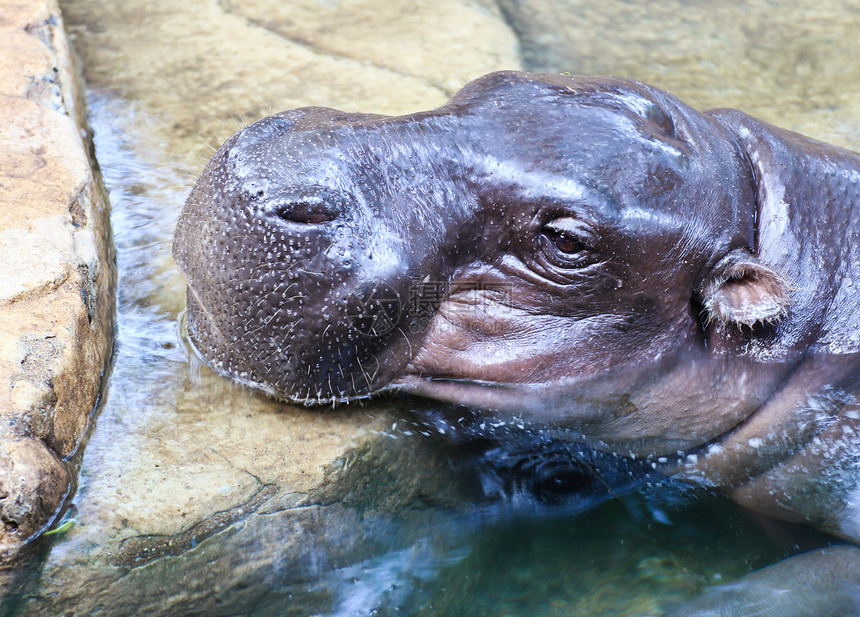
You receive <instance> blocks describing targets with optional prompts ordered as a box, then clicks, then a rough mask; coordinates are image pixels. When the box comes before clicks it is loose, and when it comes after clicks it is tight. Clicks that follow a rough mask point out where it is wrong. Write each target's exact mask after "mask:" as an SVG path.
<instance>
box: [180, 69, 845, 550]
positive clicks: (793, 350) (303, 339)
mask: <svg viewBox="0 0 860 617" xmlns="http://www.w3.org/2000/svg"><path fill="white" fill-rule="evenodd" d="M855 204H860V156H858V155H857V154H854V153H852V152H849V151H846V150H843V149H840V148H837V147H834V146H829V145H826V144H822V143H819V142H816V141H813V140H811V139H808V138H805V137H802V136H800V135H797V134H794V133H791V132H787V131H783V130H780V129H777V128H775V127H772V126H770V125H767V124H765V123H763V122H761V121H759V120H756V119H754V118H752V117H750V116H747V115H745V114H743V113H741V112H739V111H735V110H714V111H709V112H704V113H700V112H698V111H695V110H693V109H691V108H689V107H687V106H686V105H684V104H683V103H681V102H680V101H678V100H677V99H675V98H674V97H672V96H670V95H668V94H667V93H665V92H662V91H660V90H657V89H655V88H652V87H649V86H647V85H644V84H641V83H637V82H634V81H629V80H623V79H614V78H580V77H569V76H558V75H528V74H522V73H515V72H505V73H495V74H491V75H487V76H485V77H483V78H481V79H478V80H476V81H474V82H472V83H471V84H469V85H467V86H466V87H465V88H464V89H463V90H461V91H460V92H459V93H458V94H457V95H456V96H455V97H454V98H453V99H452V100H451V101H450V102H449V103H448V104H447V105H445V106H443V107H441V108H439V109H436V110H433V111H428V112H423V113H416V114H412V115H408V116H401V117H384V116H375V115H366V114H348V113H343V112H339V111H334V110H330V109H321V108H306V109H297V110H292V111H287V112H283V113H280V114H276V115H274V116H271V117H269V118H265V119H263V120H260V121H259V122H256V123H254V124H252V125H251V126H249V127H247V128H246V129H244V130H242V131H240V132H239V133H237V134H236V135H235V136H233V137H232V138H231V139H229V140H228V141H227V142H226V143H225V144H224V145H223V146H222V147H221V149H220V150H219V151H218V152H217V153H216V155H215V156H214V157H213V158H212V160H211V161H210V163H209V165H208V166H207V168H206V170H205V171H204V172H203V174H202V176H201V177H200V179H199V181H198V182H197V185H196V186H195V188H194V190H193V191H192V193H191V195H190V196H189V198H188V201H187V203H186V205H185V209H184V210H183V214H182V217H181V219H180V222H179V225H178V228H177V232H176V239H175V244H174V253H175V256H176V260H177V263H178V264H179V267H180V269H181V271H182V272H183V274H184V276H185V277H186V279H187V281H188V285H189V288H188V316H189V333H190V336H191V338H192V339H193V341H194V343H195V345H196V347H197V349H198V350H199V352H200V353H201V355H202V356H203V357H204V358H205V359H206V360H207V362H209V363H210V364H211V366H212V367H214V368H215V370H217V371H219V372H221V373H223V374H225V375H228V376H230V377H232V378H234V379H237V380H239V381H241V382H243V383H245V384H248V385H251V386H254V387H258V388H261V389H263V390H265V391H267V392H269V393H271V394H273V395H275V396H278V397H280V398H283V399H287V400H291V401H298V402H303V403H310V404H313V403H337V402H342V401H348V400H350V399H355V398H362V397H366V396H369V395H371V394H373V393H375V392H378V391H380V390H385V389H399V390H403V391H406V392H410V393H415V394H419V395H423V396H427V397H431V398H437V399H441V400H446V401H453V402H457V403H460V404H465V405H469V406H472V407H476V408H481V409H487V410H488V411H487V413H491V414H495V415H516V416H518V417H520V418H522V419H523V420H525V421H527V422H531V423H534V424H537V425H541V426H548V427H553V426H558V427H564V428H565V429H566V430H569V431H576V432H578V433H581V434H582V435H583V437H584V438H586V439H589V440H592V441H593V442H594V443H596V444H598V445H599V447H601V448H605V449H608V450H612V451H614V452H617V453H621V454H634V455H637V456H652V457H654V460H655V461H660V463H661V464H663V465H664V469H665V471H666V472H667V473H671V474H676V475H680V476H683V477H686V478H689V479H691V480H697V481H700V482H704V483H708V484H712V485H716V486H721V487H724V488H725V489H726V490H727V491H728V492H729V493H730V494H732V496H733V497H734V498H735V499H737V500H738V501H739V502H741V503H743V504H745V505H748V506H750V507H752V508H754V509H756V510H759V511H762V512H764V513H767V514H771V515H774V516H778V517H781V518H784V519H788V520H793V521H806V522H811V523H813V524H815V525H817V526H819V527H820V528H822V529H825V530H827V531H829V532H831V533H834V534H837V535H839V536H841V537H844V538H849V539H852V540H855V541H856V540H858V539H860V486H858V480H860V472H858V471H857V469H858V463H860V456H858V455H860V432H858V431H860V426H858V424H860V420H858V418H860V408H858V406H857V402H856V395H857V392H858V390H860V355H858V352H860V295H858V293H857V291H856V289H857V287H855V284H857V285H858V286H860V256H858V251H860V248H858V246H860V243H858V239H860V221H858V216H860V210H857V209H855ZM663 461H665V463H663Z"/></svg>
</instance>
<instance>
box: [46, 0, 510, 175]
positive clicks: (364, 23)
mask: <svg viewBox="0 0 860 617" xmlns="http://www.w3.org/2000/svg"><path fill="white" fill-rule="evenodd" d="M154 6H156V5H153V4H152V3H150V2H145V1H143V0H131V1H128V2H113V1H112V0H92V1H90V2H78V1H73V0H69V1H66V2H63V11H64V12H65V15H66V18H67V22H68V23H69V24H71V26H70V32H71V35H72V38H73V41H74V42H75V46H76V49H77V50H78V52H79V54H80V55H81V57H82V59H83V64H84V66H86V78H87V81H88V83H89V84H90V86H92V87H96V88H101V87H106V88H110V89H111V90H113V91H116V92H118V93H119V94H120V96H122V97H123V98H124V99H126V100H129V101H135V102H136V103H138V104H139V105H140V106H141V107H142V109H143V110H144V111H146V112H148V113H153V114H161V115H163V117H164V118H165V119H166V122H165V124H164V126H163V128H162V130H163V131H164V132H163V133H161V134H160V135H159V139H161V140H163V141H164V143H169V144H171V149H172V150H174V151H176V150H177V149H179V150H184V151H186V152H188V153H191V156H190V157H189V158H188V159H186V160H187V161H188V164H189V166H191V167H195V168H199V167H200V166H201V165H202V161H201V160H200V157H206V158H208V156H209V155H210V154H211V150H210V149H209V146H217V145H218V144H220V143H221V142H222V141H223V140H225V139H226V138H227V137H229V136H230V135H231V134H232V133H234V132H235V131H236V130H237V129H239V128H240V127H241V126H243V125H245V124H247V123H250V122H252V121H254V120H257V119H258V118H260V117H262V116H264V115H268V114H270V113H274V112H277V111H281V110H283V109H289V108H291V107H301V106H306V105H321V106H325V107H335V108H338V109H342V110H346V111H366V112H374V113H383V114H400V113H408V112H412V111H416V110H419V109H428V108H432V107H435V106H438V105H440V104H442V103H444V102H445V101H446V100H447V99H448V97H449V94H450V93H451V92H452V91H454V90H456V89H458V88H459V87H460V86H462V85H463V84H464V83H465V82H466V81H468V80H469V79H471V78H473V77H476V76H478V75H481V74H483V73H486V72H489V71H493V70H498V69H510V68H519V67H520V66H521V62H520V59H519V52H518V46H517V42H516V38H515V37H514V36H513V33H512V32H511V30H510V29H509V28H508V26H507V25H506V23H505V22H504V20H503V19H502V17H501V15H500V13H498V11H497V10H496V9H495V8H494V7H493V5H492V3H488V2H484V3H483V4H480V3H477V2H473V1H470V0H445V1H444V2H443V3H442V4H441V5H440V4H439V3H438V2H430V1H422V2H418V3H416V2H408V1H406V0H397V1H395V2H385V1H383V0H364V1H349V2H328V1H324V2H317V0H300V1H297V2H280V3H279V2H270V3H265V2H224V1H219V0H196V1H194V2H181V3H180V2H177V3H166V2H165V3H157V10H153V7H154ZM143 16H145V20H144V18H143ZM144 21H145V27H144V26H143V24H144ZM168 49H169V51H168Z"/></svg>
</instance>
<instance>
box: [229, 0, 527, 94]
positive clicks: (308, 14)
mask: <svg viewBox="0 0 860 617" xmlns="http://www.w3.org/2000/svg"><path fill="white" fill-rule="evenodd" d="M223 5H224V6H227V7H229V10H230V11H232V12H234V13H236V14H238V15H241V16H243V17H245V18H247V19H248V20H249V21H250V22H251V23H253V24H255V25H258V26H260V27H262V28H265V29H267V30H269V31H271V32H274V33H276V34H278V35H280V36H283V37H285V38H286V39H288V40H290V41H293V42H295V43H298V44H300V45H303V46H306V47H308V48H309V49H312V50H315V51H318V52H319V53H321V54H326V55H331V56H333V57H341V58H349V59H354V60H358V61H360V62H361V63H362V64H364V65H365V66H369V67H377V68H383V69H386V70H387V71H389V72H391V73H393V74H396V75H409V76H413V77H419V78H422V79H425V80H426V81H427V82H428V83H430V84H433V85H435V86H437V87H439V88H441V89H442V90H444V91H445V93H446V94H447V95H449V96H450V95H453V94H454V92H456V91H457V90H458V89H459V88H460V87H462V85H463V84H464V83H466V82H467V81H470V80H472V79H475V78H476V77H479V76H481V75H483V74H485V73H489V72H491V71H497V70H502V69H510V68H517V67H519V65H520V64H521V63H520V61H519V49H518V43H517V39H516V37H515V36H514V35H513V33H512V32H511V31H510V30H509V29H508V28H506V27H505V26H504V22H503V18H502V16H501V14H500V13H499V11H498V9H496V7H494V6H491V5H489V4H485V5H484V6H480V5H477V4H474V3H472V2H463V1H462V0H436V1H433V0H419V1H417V2H415V1H413V2H403V1H399V2H390V1H386V0H339V1H334V2H332V1H328V2H319V0H298V1H294V2H290V3H272V2H267V1H266V0H252V1H251V2H246V1H231V2H224V3H223Z"/></svg>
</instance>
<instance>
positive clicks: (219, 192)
mask: <svg viewBox="0 0 860 617" xmlns="http://www.w3.org/2000/svg"><path fill="white" fill-rule="evenodd" d="M340 116H341V114H340V112H331V113H328V112H327V110H310V111H306V110H298V111H297V112H295V113H292V114H290V113H289V112H287V113H286V114H281V115H279V116H275V117H271V118H266V119H264V120H261V121H259V122H257V123H254V124H252V125H250V126H249V127H248V128H246V129H244V130H243V131H241V132H240V133H238V134H237V135H235V136H234V137H232V138H231V139H230V140H228V141H227V142H226V143H225V144H224V146H222V148H221V149H220V150H219V152H218V153H217V154H216V156H215V157H213V159H212V161H211V162H210V164H209V165H208V166H207V168H206V169H205V171H204V172H203V174H202V175H201V177H200V179H199V180H198V182H197V184H196V186H195V187H194V189H193V190H192V192H191V194H190V196H189V197H188V200H187V203H186V206H185V209H184V210H183V214H182V216H181V218H180V221H179V224H178V227H177V231H176V238H175V244H174V253H175V256H176V261H177V264H178V265H179V268H180V270H181V271H182V273H183V275H184V276H185V278H186V279H187V281H188V303H187V307H188V308H187V313H188V330H189V335H190V338H191V340H192V341H193V343H194V345H195V346H196V348H197V350H198V352H199V353H200V355H201V356H202V357H203V358H204V359H205V360H206V362H208V363H209V364H210V365H211V366H212V367H213V368H214V369H215V370H216V371H219V372H221V373H223V374H226V375H229V376H230V377H232V378H235V379H237V380H238V381H241V382H243V383H245V384H247V385H251V386H254V387H258V388H262V389H264V390H266V391H268V392H269V393H271V394H274V395H276V396H279V397H281V398H286V399H289V400H293V401H299V402H302V403H307V404H311V403H323V402H336V401H345V400H350V399H354V398H361V397H365V396H367V395H369V394H370V393H371V392H373V391H375V390H378V389H379V388H380V387H381V386H383V385H385V384H387V383H389V382H390V381H391V380H392V379H393V376H394V375H396V374H397V373H398V372H399V371H401V370H402V369H403V366H405V365H406V364H407V363H408V362H409V361H410V359H411V354H412V350H413V349H417V347H418V342H417V341H418V339H420V337H421V335H422V333H423V331H424V329H426V325H427V323H428V320H427V319H426V313H427V311H428V310H430V311H432V309H433V306H432V302H430V303H429V304H428V303H427V302H422V303H417V302H415V301H414V298H415V296H416V293H417V292H416V290H417V289H418V287H417V285H419V284H422V283H421V282H422V281H423V284H424V285H426V284H428V282H429V281H433V283H434V284H436V282H437V281H439V280H442V281H443V283H442V284H443V285H444V281H445V280H446V279H445V277H446V276H447V273H448V272H449V271H450V269H451V264H450V263H448V262H446V260H445V258H444V255H447V254H450V252H451V251H450V245H451V244H452V243H457V242H459V241H460V240H458V238H459V237H460V236H462V234H461V233H459V232H461V231H462V230H463V229H464V228H465V226H463V225H461V226H459V228H458V227H456V226H455V227H453V228H452V227H451V226H449V225H448V224H447V223H446V224H444V225H443V224H442V223H441V222H440V221H439V220H438V219H436V220H434V219H431V218H430V214H431V206H433V204H432V203H427V202H424V203H420V204H416V205H414V206H413V205H410V204H403V203H398V202H402V201H403V200H404V199H409V198H414V197H412V195H413V194H414V186H405V185H406V184H410V185H411V183H412V182H414V181H415V180H416V178H415V173H414V171H411V172H410V171H409V170H407V169H401V170H399V174H395V175H394V176H392V178H394V179H395V180H394V182H393V183H392V181H391V180H390V179H389V181H388V182H387V183H386V182H382V181H380V179H379V178H378V177H375V176H373V175H372V174H369V173H368V171H371V172H372V171H373V170H371V169H370V168H369V167H368V158H367V156H368V154H367V153H364V152H362V151H361V148H362V140H361V138H360V131H359V130H358V128H357V127H354V126H352V124H354V123H355V119H354V118H351V117H350V122H349V123H347V124H346V125H345V126H344V124H343V123H342V122H340V121H338V120H337V119H338V118H339V117H340ZM309 117H310V118H312V119H313V122H314V126H315V130H314V131H313V132H310V131H307V130H304V129H303V127H304V124H303V123H306V122H308V121H309V120H308V118H309ZM320 123H322V125H323V126H327V129H326V130H324V131H323V132H322V133H320V131H319V127H320ZM409 164H410V163H409V162H408V161H404V162H403V163H397V162H393V163H392V164H391V166H390V168H389V171H398V165H403V166H406V165H409ZM398 177H399V178H400V181H399V182H398V181H397V180H396V179H397V178H398ZM434 181H438V179H428V181H427V182H425V184H424V187H423V189H422V192H421V194H420V195H421V196H422V198H423V199H426V200H428V201H429V202H432V200H433V199H434V191H433V189H432V182H434ZM392 184H393V185H392ZM452 229H454V230H458V231H457V233H452ZM455 236H457V237H455ZM440 277H441V279H440ZM422 316H423V318H422Z"/></svg>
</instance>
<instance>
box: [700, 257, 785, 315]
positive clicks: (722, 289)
mask: <svg viewBox="0 0 860 617" xmlns="http://www.w3.org/2000/svg"><path fill="white" fill-rule="evenodd" d="M698 295H699V299H700V301H701V303H702V306H703V307H704V309H705V313H706V315H707V320H708V323H710V322H711V321H714V320H717V321H719V322H720V323H724V324H725V323H732V324H735V325H737V326H739V327H740V326H749V327H750V328H752V327H753V326H755V325H756V324H758V323H773V322H777V321H779V320H780V319H781V318H782V317H783V316H784V315H785V312H786V310H787V308H788V303H789V294H788V284H787V282H786V281H785V279H784V278H783V277H781V276H780V275H779V274H777V273H776V272H774V271H773V270H772V269H770V268H769V267H768V266H766V265H764V264H763V263H761V262H760V261H759V260H758V259H756V258H755V257H754V256H753V255H752V254H751V253H750V252H749V251H748V250H746V249H735V250H734V251H732V252H731V253H729V254H728V255H726V256H725V257H723V258H722V259H721V260H720V261H719V262H718V263H717V265H716V266H714V268H713V270H711V272H710V274H709V275H708V276H707V277H706V278H705V281H704V282H703V283H702V286H701V288H700V291H699V294H698Z"/></svg>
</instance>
